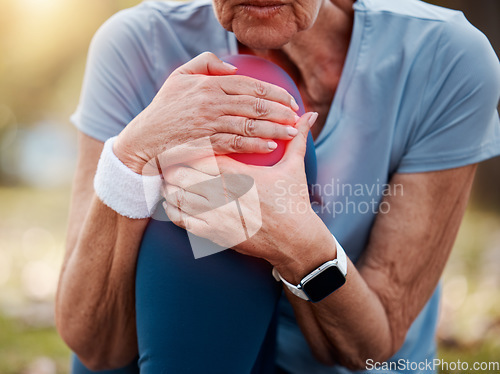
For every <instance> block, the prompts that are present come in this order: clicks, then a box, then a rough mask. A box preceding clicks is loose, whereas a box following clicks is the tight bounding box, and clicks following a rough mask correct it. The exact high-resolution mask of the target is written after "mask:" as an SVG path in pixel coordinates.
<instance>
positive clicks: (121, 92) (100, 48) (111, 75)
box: [71, 10, 157, 141]
mask: <svg viewBox="0 0 500 374" xmlns="http://www.w3.org/2000/svg"><path fill="white" fill-rule="evenodd" d="M144 18H146V19H144ZM147 24H148V20H147V14H146V13H144V12H138V11H135V12H131V11H130V10H125V11H122V12H119V13H117V14H116V15H114V16H113V17H111V18H110V19H109V20H108V21H106V22H105V23H104V24H103V25H102V26H101V27H100V29H99V30H98V31H97V32H96V34H95V35H94V37H93V39H92V42H91V44H90V48H89V53H88V57H87V65H86V70H85V76H84V81H83V86H82V91H81V95H80V102H79V104H78V108H77V110H76V112H75V113H74V114H73V115H72V116H71V121H72V123H73V124H74V125H75V126H76V127H77V128H78V129H79V130H80V131H82V132H83V133H85V134H86V135H88V136H91V137H93V138H95V139H97V140H100V141H105V140H106V139H108V138H110V137H112V136H115V135H117V134H118V133H120V131H121V130H122V129H123V128H124V127H125V126H126V125H127V124H128V123H129V122H130V121H131V120H132V119H133V118H134V117H136V116H137V115H138V114H139V113H140V112H141V111H142V110H143V109H144V108H145V107H146V106H147V105H148V104H149V102H150V101H151V99H152V98H153V96H154V92H155V85H156V83H157V82H155V79H154V73H153V72H154V59H153V53H152V52H154V51H151V50H148V49H147V48H145V47H144V46H145V45H147V43H149V44H151V42H152V41H153V37H152V35H149V33H150V31H149V30H148V28H147V27H146V26H144V25H147Z"/></svg>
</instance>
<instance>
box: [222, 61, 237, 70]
mask: <svg viewBox="0 0 500 374" xmlns="http://www.w3.org/2000/svg"><path fill="white" fill-rule="evenodd" d="M222 63H223V64H224V65H225V66H226V67H228V68H229V69H231V70H238V68H237V67H236V66H234V65H231V64H230V63H229V62H226V61H222Z"/></svg>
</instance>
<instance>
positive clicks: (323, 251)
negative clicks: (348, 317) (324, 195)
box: [274, 212, 337, 284]
mask: <svg viewBox="0 0 500 374" xmlns="http://www.w3.org/2000/svg"><path fill="white" fill-rule="evenodd" d="M312 214H314V216H315V219H311V220H309V222H312V224H311V225H307V226H308V227H302V228H301V230H300V231H301V233H302V237H301V239H299V240H294V241H293V244H291V245H292V247H293V248H290V250H289V251H287V253H293V254H295V255H294V256H293V257H287V258H285V256H284V259H283V261H282V262H281V263H278V264H275V266H274V267H275V268H276V270H278V272H279V273H280V274H281V276H282V277H283V278H285V279H286V280H287V281H288V282H290V283H292V284H298V283H299V282H300V281H301V280H302V278H304V277H305V276H306V275H307V274H309V273H310V272H311V271H313V270H314V269H315V268H317V267H319V266H320V265H322V264H324V263H325V262H327V261H330V260H333V259H334V258H336V255H337V252H336V247H335V240H334V239H333V237H332V234H331V233H330V231H329V230H328V228H327V227H326V226H325V225H324V224H323V222H322V221H321V219H320V218H319V217H318V216H317V215H316V214H315V213H314V212H312Z"/></svg>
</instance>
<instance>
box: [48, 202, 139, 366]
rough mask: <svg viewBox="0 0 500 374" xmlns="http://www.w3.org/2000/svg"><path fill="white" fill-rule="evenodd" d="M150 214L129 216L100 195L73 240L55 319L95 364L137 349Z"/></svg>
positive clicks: (115, 362) (117, 360) (125, 358)
mask: <svg viewBox="0 0 500 374" xmlns="http://www.w3.org/2000/svg"><path fill="white" fill-rule="evenodd" d="M147 223H148V220H147V219H140V220H139V219H135V220H134V219H129V218H126V217H123V216H120V215H119V214H117V213H116V212H115V211H113V210H112V209H110V208H108V207H107V206H106V205H104V204H103V203H102V202H101V201H100V200H99V199H98V198H97V197H96V196H95V195H94V197H93V199H92V202H91V205H90V208H89V210H88V213H87V215H86V218H85V220H84V222H83V227H82V228H81V230H80V234H79V235H78V237H77V238H76V239H75V240H69V241H68V243H69V244H68V245H72V248H68V249H67V253H68V256H67V258H66V259H65V264H64V267H63V269H62V271H61V278H60V284H59V289H58V294H57V300H56V324H57V328H58V330H59V332H60V334H61V336H62V338H63V339H64V340H65V341H66V343H67V344H68V345H69V346H70V347H71V348H72V349H73V350H74V351H75V353H76V354H77V355H78V356H79V358H80V359H81V360H82V362H83V363H84V364H85V365H87V366H88V367H89V368H91V369H105V368H114V367H120V366H123V365H125V364H127V363H129V362H130V361H131V360H132V359H133V358H134V357H135V355H136V354H137V343H136V342H137V338H136V327H135V296H134V295H135V268H136V259H137V252H138V248H139V245H140V240H141V238H142V234H143V232H144V230H145V228H146V225H147Z"/></svg>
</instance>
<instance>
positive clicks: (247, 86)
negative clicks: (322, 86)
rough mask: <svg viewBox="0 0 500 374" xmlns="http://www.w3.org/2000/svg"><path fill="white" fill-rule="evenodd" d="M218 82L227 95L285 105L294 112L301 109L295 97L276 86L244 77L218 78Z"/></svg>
mask: <svg viewBox="0 0 500 374" xmlns="http://www.w3.org/2000/svg"><path fill="white" fill-rule="evenodd" d="M228 78H229V79H228ZM217 81H218V82H219V85H220V88H221V90H222V91H224V92H225V93H226V94H227V95H247V96H252V97H256V98H260V99H265V100H269V101H274V102H276V103H280V104H283V105H285V106H287V107H289V108H291V109H292V110H294V111H296V110H298V109H299V106H298V105H297V102H296V101H295V99H294V97H293V96H292V95H290V94H289V93H288V92H287V91H286V90H285V89H284V88H281V87H279V86H276V85H274V84H271V83H267V82H263V81H260V80H258V79H254V78H250V77H244V76H231V77H218V80H217Z"/></svg>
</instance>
